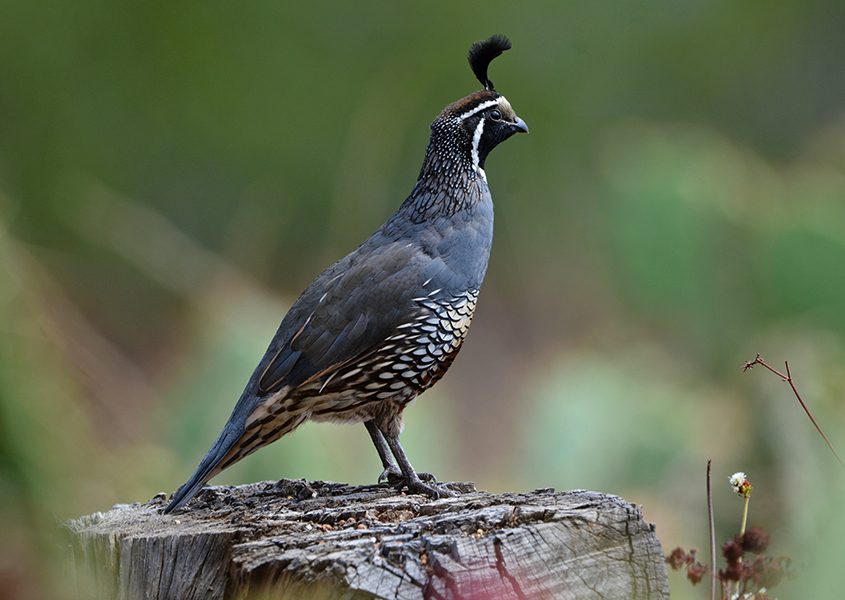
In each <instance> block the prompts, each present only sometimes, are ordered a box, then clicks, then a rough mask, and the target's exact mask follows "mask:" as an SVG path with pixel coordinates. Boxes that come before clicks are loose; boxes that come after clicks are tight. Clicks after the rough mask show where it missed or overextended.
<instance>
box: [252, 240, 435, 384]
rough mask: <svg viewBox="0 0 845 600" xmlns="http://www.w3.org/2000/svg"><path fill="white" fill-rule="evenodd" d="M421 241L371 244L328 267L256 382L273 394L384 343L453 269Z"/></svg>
mask: <svg viewBox="0 0 845 600" xmlns="http://www.w3.org/2000/svg"><path fill="white" fill-rule="evenodd" d="M445 270H446V267H445V265H444V264H443V262H442V260H440V259H437V258H433V257H431V256H429V255H427V254H426V253H423V252H420V250H419V247H417V246H414V245H411V244H408V243H405V242H400V241H397V242H393V243H388V244H386V245H377V246H374V247H372V248H371V249H368V248H367V247H366V245H365V246H362V247H361V248H359V249H358V250H357V251H356V252H353V253H352V254H350V255H348V256H346V257H345V258H343V259H341V260H340V261H338V262H337V263H335V264H334V265H332V266H331V267H329V269H327V270H326V271H325V272H324V273H323V274H322V275H320V277H318V278H317V279H316V280H315V281H314V283H312V284H311V285H310V286H309V287H308V289H306V290H305V292H303V294H302V296H300V298H299V299H298V300H297V301H296V303H295V304H294V306H293V307H292V308H291V310H290V311H289V312H288V314H287V315H286V316H285V319H284V320H283V321H282V324H281V326H280V327H279V330H278V332H277V333H276V336H275V337H274V339H273V341H272V342H271V344H270V347H269V348H268V350H267V353H266V354H265V356H264V358H263V359H262V361H261V363H259V365H258V367H257V368H256V371H255V374H254V375H253V377H252V379H251V381H250V385H251V386H253V389H252V390H251V391H252V393H253V394H255V395H258V396H266V395H267V394H271V393H274V392H277V391H279V390H280V389H282V388H283V387H286V386H290V387H291V388H295V387H297V386H299V385H301V384H302V383H304V382H306V381H308V380H310V379H312V378H314V377H318V376H320V375H323V374H328V373H330V372H331V371H332V370H333V369H335V368H337V367H338V366H340V365H342V364H344V363H346V362H347V361H350V360H352V359H355V358H356V357H359V356H361V355H363V354H366V353H367V352H369V351H371V350H374V349H376V348H378V346H379V345H381V344H382V343H383V341H384V340H385V338H386V337H388V336H389V335H390V333H391V332H392V331H393V330H394V329H395V328H396V327H397V326H398V325H400V324H402V323H403V322H407V321H408V320H410V319H412V318H413V317H414V315H415V311H417V310H419V308H418V306H417V305H416V303H414V302H413V298H415V297H417V296H419V295H420V294H422V295H424V294H425V293H426V291H425V289H424V284H425V283H426V282H427V281H429V282H430V281H431V280H432V279H434V280H438V279H439V277H438V274H439V273H441V272H443V271H445Z"/></svg>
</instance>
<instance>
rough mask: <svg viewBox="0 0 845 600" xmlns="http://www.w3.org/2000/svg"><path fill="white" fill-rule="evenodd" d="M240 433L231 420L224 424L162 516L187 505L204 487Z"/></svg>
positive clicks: (215, 472)
mask: <svg viewBox="0 0 845 600" xmlns="http://www.w3.org/2000/svg"><path fill="white" fill-rule="evenodd" d="M241 433H242V432H241V431H240V430H239V429H238V428H237V427H235V426H234V425H232V422H231V420H230V421H229V422H228V423H226V426H225V427H224V428H223V432H222V433H221V434H220V437H218V438H217V441H216V442H214V445H213V446H212V447H211V449H210V450H209V451H208V453H206V455H205V458H203V459H202V462H200V465H199V467H197V470H196V472H195V473H194V474H193V475H192V476H191V478H190V479H189V480H188V481H187V482H185V484H184V485H183V486H182V487H180V488H179V489H178V490H177V491H176V493H175V494H173V499H172V500H171V501H170V504H168V505H167V508H165V509H164V514H168V513H171V512H173V511H174V510H176V509H177V508H179V507H181V506H183V505H184V504H185V503H187V502H188V501H189V500H190V499H191V498H193V497H194V496H195V495H196V494H197V492H198V491H199V490H200V488H202V486H203V485H205V482H206V481H208V480H209V479H211V478H212V477H213V476H214V475H216V474H217V467H218V466H220V463H221V461H222V460H223V458H224V457H225V456H226V454H228V453H229V451H230V450H231V449H232V448H233V447H234V446H235V445H236V444H237V442H238V440H239V439H240V437H241Z"/></svg>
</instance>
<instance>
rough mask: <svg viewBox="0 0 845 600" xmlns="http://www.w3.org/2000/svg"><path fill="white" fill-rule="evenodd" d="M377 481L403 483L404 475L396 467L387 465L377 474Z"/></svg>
mask: <svg viewBox="0 0 845 600" xmlns="http://www.w3.org/2000/svg"><path fill="white" fill-rule="evenodd" d="M378 482H379V483H389V484H390V485H393V486H396V485H399V484H403V483H405V476H404V475H402V472H401V471H400V470H399V469H398V468H397V467H389V468H387V469H385V470H384V471H382V472H381V475H379V476H378Z"/></svg>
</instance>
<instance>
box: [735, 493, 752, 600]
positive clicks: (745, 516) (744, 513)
mask: <svg viewBox="0 0 845 600" xmlns="http://www.w3.org/2000/svg"><path fill="white" fill-rule="evenodd" d="M750 501H751V494H750V493H749V494H746V495H745V505H744V506H743V507H742V522H740V524H739V535H740V537H742V536H743V535H745V525H746V523H748V503H749V502H750ZM737 562H738V563H740V564H742V557H741V556H740V557H739V559H738V560H737ZM736 594H737V596H739V581H737V582H736Z"/></svg>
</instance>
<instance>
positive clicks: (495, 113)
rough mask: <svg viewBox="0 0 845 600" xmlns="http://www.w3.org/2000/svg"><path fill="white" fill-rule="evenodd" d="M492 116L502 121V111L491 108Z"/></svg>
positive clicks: (495, 119)
mask: <svg viewBox="0 0 845 600" xmlns="http://www.w3.org/2000/svg"><path fill="white" fill-rule="evenodd" d="M490 118H491V119H493V120H494V121H501V119H502V113H500V112H499V111H498V110H491V111H490Z"/></svg>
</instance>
